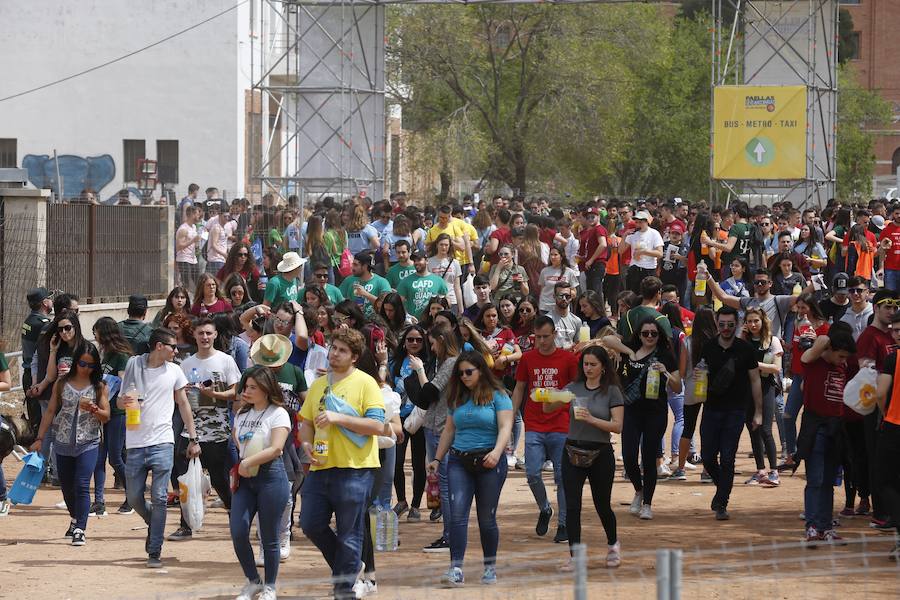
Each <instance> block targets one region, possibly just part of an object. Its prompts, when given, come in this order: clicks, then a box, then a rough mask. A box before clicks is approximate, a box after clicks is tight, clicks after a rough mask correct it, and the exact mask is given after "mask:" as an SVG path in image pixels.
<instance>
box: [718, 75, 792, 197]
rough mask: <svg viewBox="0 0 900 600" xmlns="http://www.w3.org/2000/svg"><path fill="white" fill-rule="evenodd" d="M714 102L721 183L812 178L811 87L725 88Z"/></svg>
mask: <svg viewBox="0 0 900 600" xmlns="http://www.w3.org/2000/svg"><path fill="white" fill-rule="evenodd" d="M713 100H714V102H713V115H714V116H715V121H714V127H713V177H714V178H715V179H804V178H805V177H806V87H804V86H802V85H792V86H749V85H735V86H720V87H717V88H716V89H715V93H714V96H713Z"/></svg>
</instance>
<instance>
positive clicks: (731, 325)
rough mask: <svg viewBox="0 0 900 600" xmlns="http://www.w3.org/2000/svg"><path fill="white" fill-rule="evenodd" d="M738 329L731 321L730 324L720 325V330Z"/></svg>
mask: <svg viewBox="0 0 900 600" xmlns="http://www.w3.org/2000/svg"><path fill="white" fill-rule="evenodd" d="M735 327H737V323H732V322H731V321H729V322H728V323H719V329H734V328H735Z"/></svg>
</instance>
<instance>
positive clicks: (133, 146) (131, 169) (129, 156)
mask: <svg viewBox="0 0 900 600" xmlns="http://www.w3.org/2000/svg"><path fill="white" fill-rule="evenodd" d="M122 157H123V160H124V162H125V169H124V173H125V181H137V180H138V173H137V163H138V160H140V159H142V158H147V143H146V142H145V141H144V140H122Z"/></svg>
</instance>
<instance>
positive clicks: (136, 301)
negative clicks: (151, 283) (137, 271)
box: [128, 294, 147, 312]
mask: <svg viewBox="0 0 900 600" xmlns="http://www.w3.org/2000/svg"><path fill="white" fill-rule="evenodd" d="M145 310H147V298H146V297H144V296H141V295H140V294H132V295H131V296H128V311H129V312H140V311H145Z"/></svg>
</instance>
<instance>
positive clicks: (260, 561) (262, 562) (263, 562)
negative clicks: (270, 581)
mask: <svg viewBox="0 0 900 600" xmlns="http://www.w3.org/2000/svg"><path fill="white" fill-rule="evenodd" d="M256 566H257V567H264V566H266V559H265V558H264V556H263V549H262V548H260V549H259V554H257V555H256Z"/></svg>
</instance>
